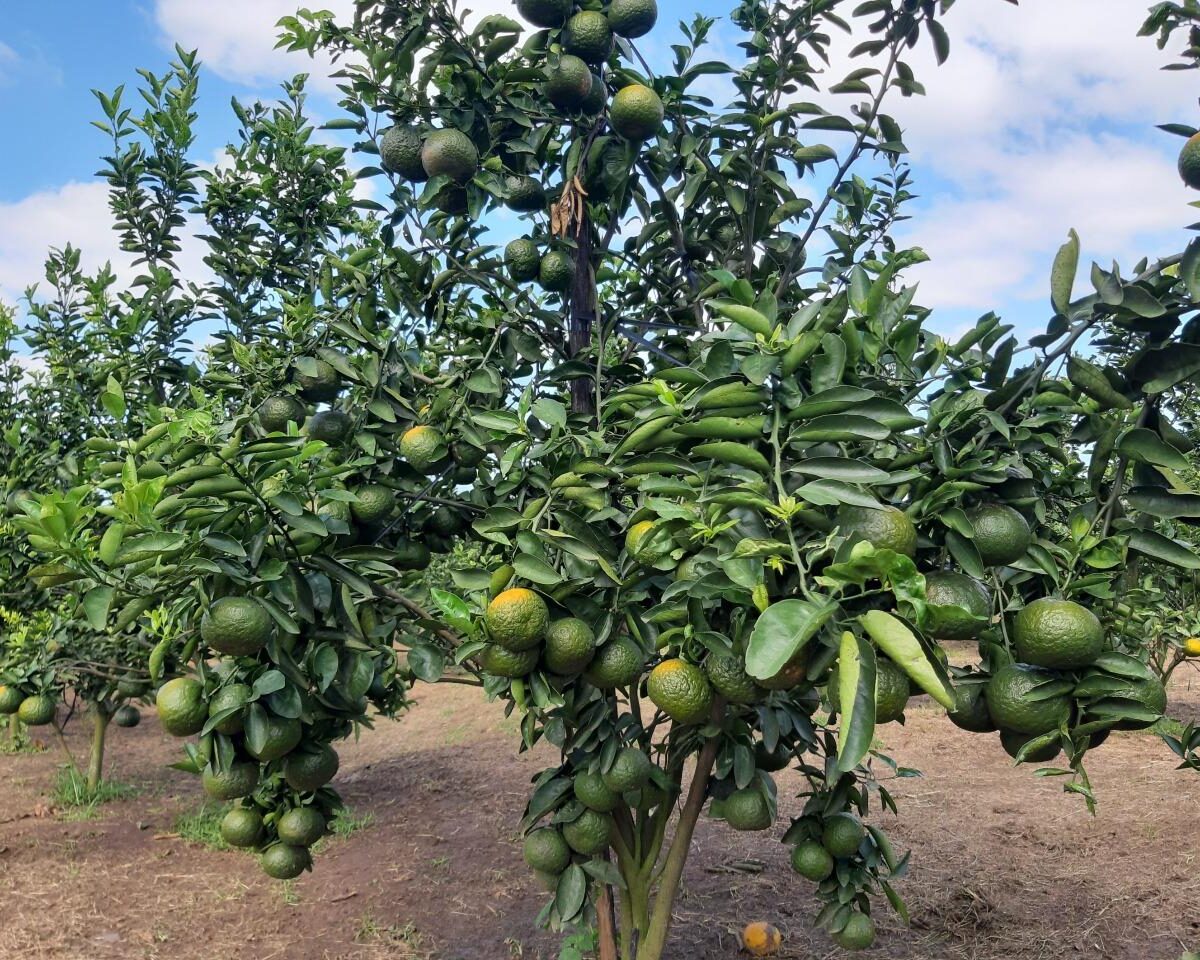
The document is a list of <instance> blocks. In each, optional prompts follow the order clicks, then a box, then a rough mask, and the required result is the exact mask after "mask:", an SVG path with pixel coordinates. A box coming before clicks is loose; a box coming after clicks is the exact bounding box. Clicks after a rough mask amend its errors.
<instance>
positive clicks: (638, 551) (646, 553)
mask: <svg viewBox="0 0 1200 960" xmlns="http://www.w3.org/2000/svg"><path fill="white" fill-rule="evenodd" d="M625 552H626V553H628V554H629V555H630V556H631V557H633V559H634V560H636V561H637V562H638V563H640V564H643V565H645V566H652V565H653V564H655V563H657V562H658V561H659V560H661V559H663V557H665V556H666V555H667V554H669V553H670V552H671V538H670V536H668V535H667V533H666V531H665V530H656V529H655V524H654V521H653V520H639V521H638V522H637V523H635V524H634V525H633V526H632V527H630V528H629V529H628V530H626V531H625Z"/></svg>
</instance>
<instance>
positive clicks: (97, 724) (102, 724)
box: [87, 703, 112, 796]
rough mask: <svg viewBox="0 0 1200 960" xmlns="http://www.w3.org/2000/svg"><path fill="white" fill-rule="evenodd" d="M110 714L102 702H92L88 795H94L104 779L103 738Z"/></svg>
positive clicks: (106, 731) (106, 730) (110, 717)
mask: <svg viewBox="0 0 1200 960" xmlns="http://www.w3.org/2000/svg"><path fill="white" fill-rule="evenodd" d="M111 719H112V714H111V713H110V712H109V711H108V710H106V709H105V707H104V704H102V703H94V704H92V752H91V755H90V756H89V757H88V772H87V790H88V795H89V796H93V795H95V793H96V791H97V790H98V789H100V781H101V780H103V779H104V739H105V735H106V734H107V733H108V721H109V720H111Z"/></svg>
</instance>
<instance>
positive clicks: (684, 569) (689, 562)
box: [675, 554, 704, 580]
mask: <svg viewBox="0 0 1200 960" xmlns="http://www.w3.org/2000/svg"><path fill="white" fill-rule="evenodd" d="M702 576H704V561H703V560H701V559H700V555H699V554H692V556H690V557H684V558H683V559H682V560H680V561H679V566H677V567H676V568H675V579H676V580H699V579H700V578H701V577H702Z"/></svg>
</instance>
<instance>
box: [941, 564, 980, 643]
mask: <svg viewBox="0 0 1200 960" xmlns="http://www.w3.org/2000/svg"><path fill="white" fill-rule="evenodd" d="M925 599H926V600H928V601H929V603H931V604H933V605H935V606H937V607H939V608H940V609H938V610H931V611H930V625H929V632H930V634H931V635H932V636H933V637H934V638H935V639H937V640H975V639H978V637H979V632H980V631H981V630H982V629H983V628H984V627H985V626H987V620H988V618H989V617H990V616H991V613H992V597H991V594H990V593H988V589H987V587H985V586H984V585H983V584H982V583H980V582H979V581H978V580H976V579H975V578H974V577H969V576H967V575H966V574H965V573H955V572H954V571H952V570H937V571H935V572H933V573H927V574H925Z"/></svg>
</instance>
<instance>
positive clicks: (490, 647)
mask: <svg viewBox="0 0 1200 960" xmlns="http://www.w3.org/2000/svg"><path fill="white" fill-rule="evenodd" d="M537 662H538V651H537V648H536V647H534V648H533V649H531V650H507V649H505V648H504V647H502V646H500V645H499V644H497V643H489V644H487V645H486V646H485V647H484V648H483V650H481V651H480V653H479V666H480V667H481V668H482V670H483V672H484V673H490V674H491V675H492V676H493V677H508V678H509V679H511V680H516V679H518V678H519V677H523V676H525V675H526V674H528V673H531V672H532V671H533V669H534V668H535V667H536V666H537Z"/></svg>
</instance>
